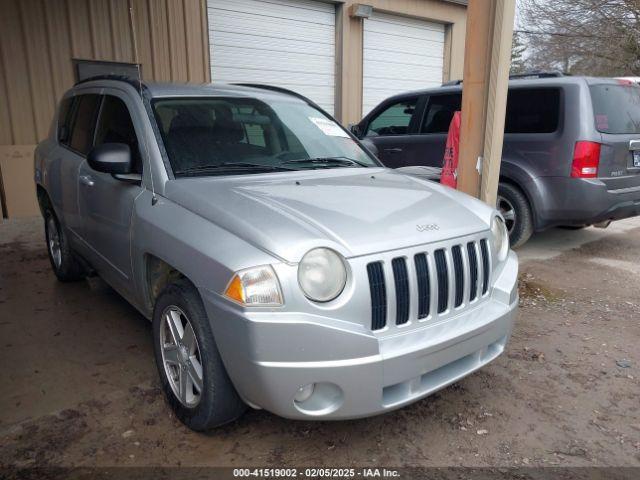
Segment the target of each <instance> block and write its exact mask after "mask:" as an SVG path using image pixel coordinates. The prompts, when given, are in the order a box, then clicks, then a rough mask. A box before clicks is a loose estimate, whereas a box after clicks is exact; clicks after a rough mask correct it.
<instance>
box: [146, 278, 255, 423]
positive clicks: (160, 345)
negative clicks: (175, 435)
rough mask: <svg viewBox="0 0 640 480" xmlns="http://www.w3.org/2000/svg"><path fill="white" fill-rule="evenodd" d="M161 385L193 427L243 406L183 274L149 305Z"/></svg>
mask: <svg viewBox="0 0 640 480" xmlns="http://www.w3.org/2000/svg"><path fill="white" fill-rule="evenodd" d="M153 340H154V342H153V344H154V350H155V358H156V366H157V367H158V373H159V374H160V382H161V383H162V389H163V390H164V393H165V395H166V397H167V401H168V403H169V405H171V408H172V409H173V411H174V412H175V414H176V416H177V417H178V419H180V421H181V422H182V423H184V424H185V425H186V426H187V427H189V428H191V429H192V430H196V431H204V430H209V429H212V428H214V427H218V426H220V425H224V424H225V423H229V422H232V421H233V420H235V419H237V418H238V417H240V416H241V415H242V414H243V413H244V412H245V410H246V409H247V406H246V405H245V403H244V402H243V401H242V400H241V399H240V397H239V396H238V393H237V392H236V389H235V388H234V386H233V384H232V383H231V379H230V378H229V376H228V375H227V371H226V369H225V367H224V364H223V363H222V358H221V357H220V352H219V351H218V348H217V346H216V342H215V340H214V338H213V332H212V331H211V325H210V324H209V318H208V317H207V314H206V311H205V309H204V305H203V304H202V299H201V298H200V295H199V293H198V291H197V290H196V289H195V287H194V286H193V285H192V284H191V283H190V282H189V281H187V280H185V279H183V280H179V281H177V282H175V283H172V284H170V285H168V286H167V287H166V288H165V289H164V290H163V291H162V292H161V293H160V295H159V297H158V300H157V301H156V305H155V308H154V311H153Z"/></svg>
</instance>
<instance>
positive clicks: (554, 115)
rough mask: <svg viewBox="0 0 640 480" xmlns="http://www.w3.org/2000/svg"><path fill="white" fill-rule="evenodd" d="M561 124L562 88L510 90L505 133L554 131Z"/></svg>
mask: <svg viewBox="0 0 640 480" xmlns="http://www.w3.org/2000/svg"><path fill="white" fill-rule="evenodd" d="M559 124H560V89H558V88H517V89H512V90H509V95H508V97H507V112H506V116H505V125H504V133H553V132H555V131H557V130H558V126H559Z"/></svg>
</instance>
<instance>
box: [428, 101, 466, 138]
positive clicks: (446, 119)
mask: <svg viewBox="0 0 640 480" xmlns="http://www.w3.org/2000/svg"><path fill="white" fill-rule="evenodd" d="M461 104H462V94H461V93H453V94H448V95H432V96H431V97H429V102H428V103H427V108H426V109H425V112H424V117H423V119H422V126H421V127H420V133H447V132H448V131H449V125H450V124H451V119H452V118H453V114H454V113H455V112H456V111H458V110H460V108H461Z"/></svg>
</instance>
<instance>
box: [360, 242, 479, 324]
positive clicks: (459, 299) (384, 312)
mask: <svg viewBox="0 0 640 480" xmlns="http://www.w3.org/2000/svg"><path fill="white" fill-rule="evenodd" d="M389 267H390V268H389ZM367 275H368V278H369V290H370V292H371V329H372V330H382V329H384V328H385V327H387V325H388V324H391V325H393V324H395V325H397V326H403V325H405V324H407V323H409V322H411V321H413V320H417V321H423V320H426V319H429V318H434V317H439V316H444V315H447V314H448V313H450V312H452V311H454V310H457V309H461V308H463V307H465V306H466V305H469V304H471V303H473V302H476V301H478V300H479V299H481V298H482V297H484V296H485V295H486V294H487V292H488V291H489V282H490V279H491V258H490V256H489V245H488V242H487V239H486V238H481V239H474V240H472V241H468V242H463V243H460V244H454V245H450V246H448V247H447V248H437V249H435V250H432V251H427V252H420V251H418V252H411V254H410V255H397V254H396V256H392V257H391V258H390V259H385V260H378V261H374V262H370V263H368V264H367ZM391 283H393V285H391ZM394 294H395V295H394ZM390 296H391V298H389V297H390ZM413 296H415V298H412V297H413ZM412 305H413V307H412ZM388 318H389V319H390V321H389V322H388V321H387V319H388Z"/></svg>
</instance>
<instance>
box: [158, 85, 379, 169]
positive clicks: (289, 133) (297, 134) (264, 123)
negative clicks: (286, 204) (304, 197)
mask: <svg viewBox="0 0 640 480" xmlns="http://www.w3.org/2000/svg"><path fill="white" fill-rule="evenodd" d="M153 109H154V113H155V117H156V121H157V123H158V126H159V128H160V133H161V135H162V139H163V142H164V145H165V148H166V150H167V155H168V157H169V161H170V162H171V165H172V167H173V170H174V174H175V175H176V176H181V175H182V176H184V175H218V174H219V175H229V174H245V173H258V172H260V170H262V172H260V173H264V172H269V171H279V170H299V169H308V168H333V167H336V168H337V167H340V166H349V167H353V166H358V164H361V165H363V166H377V164H376V163H375V161H374V160H372V159H371V157H369V156H368V155H367V153H366V152H365V151H364V150H363V149H362V148H361V147H360V146H359V145H358V144H357V143H356V142H355V141H354V140H353V139H352V138H351V137H350V136H349V135H348V134H347V133H346V132H345V131H344V130H343V129H342V128H341V127H340V126H339V125H338V124H337V123H335V122H334V121H333V120H332V119H331V118H329V117H326V116H325V115H324V114H323V113H322V112H320V111H319V110H317V109H315V108H313V107H312V106H310V105H307V104H306V103H302V102H298V101H295V102H292V101H288V100H287V101H269V102H268V103H267V102H265V101H261V100H258V99H253V98H212V97H208V98H207V97H203V98H167V99H158V100H155V101H154V102H153ZM327 158H331V159H334V160H336V161H334V162H333V163H331V162H329V163H322V162H318V161H316V162H311V161H308V160H311V159H325V160H326V159H327ZM345 162H346V163H345ZM243 164H244V165H243Z"/></svg>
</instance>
